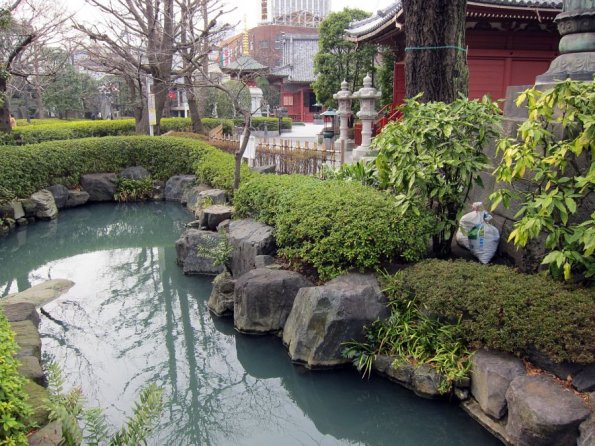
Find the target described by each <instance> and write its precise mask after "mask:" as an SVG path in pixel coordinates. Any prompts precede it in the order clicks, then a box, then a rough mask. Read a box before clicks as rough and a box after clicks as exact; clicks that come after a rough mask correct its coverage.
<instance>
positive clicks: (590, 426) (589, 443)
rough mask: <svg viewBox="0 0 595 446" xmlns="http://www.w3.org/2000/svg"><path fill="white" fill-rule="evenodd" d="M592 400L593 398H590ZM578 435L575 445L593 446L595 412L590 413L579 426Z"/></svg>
mask: <svg viewBox="0 0 595 446" xmlns="http://www.w3.org/2000/svg"><path fill="white" fill-rule="evenodd" d="M591 401H593V399H591ZM578 430H579V432H580V435H579V437H578V441H577V442H576V446H595V414H591V416H590V417H589V418H587V420H586V421H584V422H583V423H582V424H581V425H580V426H579V429H578Z"/></svg>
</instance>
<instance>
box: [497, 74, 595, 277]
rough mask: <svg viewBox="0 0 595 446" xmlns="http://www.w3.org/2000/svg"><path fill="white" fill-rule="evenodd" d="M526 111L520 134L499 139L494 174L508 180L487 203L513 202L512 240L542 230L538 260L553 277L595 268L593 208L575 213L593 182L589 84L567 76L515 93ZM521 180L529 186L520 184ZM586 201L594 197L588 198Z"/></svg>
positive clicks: (594, 87) (594, 140)
mask: <svg viewBox="0 0 595 446" xmlns="http://www.w3.org/2000/svg"><path fill="white" fill-rule="evenodd" d="M525 101H526V103H527V108H528V111H529V118H528V119H527V120H526V121H525V122H524V123H523V124H522V125H521V126H520V127H519V129H518V140H515V139H502V140H501V141H500V143H499V144H498V148H497V152H498V153H500V154H501V156H502V161H501V163H500V165H499V166H498V167H497V169H496V170H495V172H494V174H495V176H496V178H497V180H498V181H501V182H504V183H508V184H510V185H512V187H510V188H506V189H500V190H497V191H495V192H494V193H493V194H492V195H491V196H490V199H491V200H492V201H493V205H492V209H495V208H496V207H497V206H498V205H499V204H500V203H502V204H503V205H504V206H505V207H509V206H511V204H512V203H513V202H516V203H518V205H519V208H518V212H517V213H516V215H515V218H518V221H517V222H516V223H515V225H514V229H513V231H512V232H511V234H510V236H509V241H512V242H513V243H514V244H515V245H516V246H518V247H524V246H526V245H527V244H528V243H529V241H531V240H533V239H536V238H537V237H540V235H541V234H543V233H545V234H546V235H547V236H546V240H545V245H546V249H547V250H548V251H549V253H548V254H547V255H546V256H545V258H544V259H543V261H542V263H543V264H544V265H547V266H548V267H549V270H550V272H551V274H552V275H553V276H554V277H563V278H564V279H565V280H569V279H570V278H571V277H572V275H573V272H575V273H577V272H578V273H582V274H585V276H586V277H593V276H595V261H594V260H593V253H594V251H595V212H594V213H592V214H591V215H590V216H589V215H587V216H586V217H585V216H582V217H581V216H579V215H578V213H579V211H580V209H581V207H582V206H583V205H584V204H585V203H587V201H588V200H592V194H593V192H594V188H595V166H594V165H593V155H594V154H595V127H594V123H595V118H594V117H593V110H595V84H594V83H593V82H574V81H570V80H568V81H565V82H561V83H558V84H556V86H555V87H554V88H553V89H550V90H547V91H545V92H543V91H539V90H537V89H535V88H532V89H530V90H527V91H525V92H523V93H522V94H520V95H519V97H518V98H517V101H516V104H517V106H518V105H520V104H522V103H524V102H525ZM519 181H525V182H527V181H528V182H529V184H530V186H529V187H523V189H522V190H521V189H520V188H518V184H519ZM591 208H592V205H591Z"/></svg>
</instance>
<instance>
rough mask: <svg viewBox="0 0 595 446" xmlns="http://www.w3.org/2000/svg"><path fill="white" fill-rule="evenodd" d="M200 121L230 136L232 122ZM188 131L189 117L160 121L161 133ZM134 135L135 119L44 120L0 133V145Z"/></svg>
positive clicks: (225, 120) (205, 119) (227, 120)
mask: <svg viewBox="0 0 595 446" xmlns="http://www.w3.org/2000/svg"><path fill="white" fill-rule="evenodd" d="M202 122H203V124H204V126H205V128H206V129H207V130H210V129H212V128H215V127H217V126H218V125H219V124H222V125H223V131H224V132H225V133H231V132H232V131H233V121H232V120H231V119H211V118H203V120H202ZM190 129H191V122H190V118H163V119H162V120H161V131H162V132H163V133H166V132H169V131H189V130H190ZM134 133H135V126H134V119H116V120H113V121H112V120H105V121H103V120H97V121H57V120H49V122H48V123H46V124H44V123H43V121H36V122H35V124H34V125H27V126H24V127H19V126H17V128H16V129H14V130H13V131H12V132H10V133H2V134H0V144H3V145H24V144H37V143H40V142H45V141H57V140H63V139H79V138H90V137H104V136H121V135H133V134H134Z"/></svg>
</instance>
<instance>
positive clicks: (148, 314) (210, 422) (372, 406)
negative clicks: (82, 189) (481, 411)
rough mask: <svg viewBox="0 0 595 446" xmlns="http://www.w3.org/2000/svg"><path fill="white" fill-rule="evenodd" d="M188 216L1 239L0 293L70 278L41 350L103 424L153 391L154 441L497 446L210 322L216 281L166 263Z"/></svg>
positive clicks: (425, 410)
mask: <svg viewBox="0 0 595 446" xmlns="http://www.w3.org/2000/svg"><path fill="white" fill-rule="evenodd" d="M71 217H72V218H71ZM189 218H190V216H189V215H186V214H184V213H183V211H182V209H181V207H179V206H176V205H173V204H159V205H156V204H150V205H146V206H144V207H143V206H103V205H102V206H92V207H90V208H88V209H87V210H81V212H80V213H79V212H76V211H75V212H74V213H73V214H69V213H64V215H63V216H61V217H60V221H59V222H58V223H57V224H56V225H53V226H52V227H51V228H45V227H44V226H43V224H38V225H35V226H33V227H31V228H29V229H28V230H27V231H26V232H25V233H24V235H23V234H22V233H21V234H13V235H14V237H13V235H11V236H10V237H8V238H7V239H6V240H2V241H0V264H1V265H3V267H2V269H1V270H0V292H2V293H4V294H6V293H7V292H8V291H12V292H14V291H16V290H15V288H16V287H17V285H15V284H17V283H18V289H21V286H22V285H23V284H27V283H31V284H35V283H38V282H39V281H42V280H46V279H47V278H48V277H49V276H50V275H51V276H52V277H54V278H67V279H70V280H73V281H74V282H75V286H74V287H73V288H72V289H71V290H70V291H69V292H68V293H67V294H66V295H65V296H63V297H62V298H60V299H58V300H56V301H54V302H52V303H49V304H47V305H45V306H44V308H45V310H46V311H48V312H49V314H51V316H52V318H53V319H55V321H59V322H60V323H56V322H55V321H53V320H50V319H48V318H43V322H42V334H43V345H44V347H43V348H44V352H45V354H46V356H48V357H49V356H53V358H54V359H55V360H56V361H57V362H58V363H59V364H61V365H62V367H63V369H64V375H65V377H66V378H67V380H68V381H69V382H70V383H71V384H72V385H81V386H82V387H83V389H84V393H85V394H86V395H87V397H88V403H89V405H100V406H102V407H104V408H106V414H107V415H108V417H109V419H110V421H111V422H112V424H114V425H116V426H117V425H120V424H121V423H122V420H123V419H124V417H125V416H126V415H127V414H128V413H130V408H131V405H132V402H133V401H134V400H135V399H136V395H137V393H138V391H139V389H140V388H141V387H143V386H144V385H145V384H146V383H147V382H149V381H152V382H155V383H156V384H157V385H159V386H161V387H163V388H164V390H165V398H166V408H165V411H164V414H163V417H162V419H161V421H160V425H159V429H158V431H157V434H156V435H155V438H153V440H152V444H155V445H172V446H185V445H226V444H234V445H236V444H238V445H246V444H252V445H264V444H271V445H273V444H274V445H277V444H284V445H286V444H287V445H296V444H307V445H310V444H325V445H326V444H330V445H335V444H369V445H384V444H386V445H389V444H390V445H394V444H399V445H403V446H408V445H420V444H423V445H428V446H429V445H461V446H466V445H476V444H482V445H486V446H491V445H496V444H498V443H497V442H496V441H495V440H493V439H492V438H491V437H490V436H489V435H487V434H486V433H485V432H483V431H482V430H481V429H480V428H479V427H478V426H477V425H475V424H474V423H473V422H472V421H471V420H469V419H468V418H466V417H465V416H464V414H462V412H461V411H460V410H459V409H457V408H455V407H454V406H451V405H447V404H439V403H433V402H427V401H423V400H420V399H418V398H416V397H414V396H413V395H412V394H410V393H408V392H406V391H402V390H401V389H399V388H398V387H396V386H394V385H390V384H388V383H385V382H383V381H376V382H372V383H370V384H368V383H366V382H362V381H361V379H360V378H359V376H357V374H356V373H355V372H353V371H340V372H336V371H334V372H324V373H311V372H307V371H304V370H303V369H301V368H300V367H295V366H293V365H292V364H291V363H290V361H289V359H288V358H287V354H286V352H285V350H284V349H283V348H282V346H281V342H280V340H279V339H278V338H275V337H266V336H265V337H248V336H244V335H239V334H236V333H235V332H234V331H233V325H232V323H231V321H229V320H223V319H216V318H215V319H213V318H212V317H211V315H210V313H209V312H208V310H207V308H206V300H207V298H208V295H209V293H210V289H211V285H210V280H211V278H199V277H187V276H184V275H183V274H182V272H181V270H180V268H179V267H177V266H176V265H175V250H174V242H175V240H176V238H178V236H179V234H180V233H181V231H182V226H183V223H184V221H187V220H188V219H189ZM48 231H49V232H48ZM48 234H52V236H53V237H55V240H56V244H55V245H52V244H50V243H47V237H48ZM17 235H18V237H20V238H19V240H16V238H17V237H16V236H17ZM5 241H6V243H4V242H5ZM17 257H18V259H19V262H10V261H9V259H13V258H17ZM5 265H8V266H7V267H6V268H5V267H4V266H5ZM62 323H64V324H65V325H63V324H62ZM445 439H448V441H447V442H445Z"/></svg>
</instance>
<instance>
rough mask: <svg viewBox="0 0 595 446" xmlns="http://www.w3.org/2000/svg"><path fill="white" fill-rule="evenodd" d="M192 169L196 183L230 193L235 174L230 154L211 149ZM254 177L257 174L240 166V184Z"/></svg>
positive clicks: (245, 166) (243, 165)
mask: <svg viewBox="0 0 595 446" xmlns="http://www.w3.org/2000/svg"><path fill="white" fill-rule="evenodd" d="M194 167H195V170H194V173H195V174H196V178H197V180H198V182H200V183H206V184H210V185H211V186H213V187H215V188H218V189H225V190H227V191H228V192H231V191H232V189H233V176H234V172H235V161H234V156H233V155H232V154H230V153H226V152H223V151H221V150H219V149H215V148H213V150H212V151H211V152H209V155H208V156H206V157H203V158H202V159H201V161H200V162H199V163H196V164H195V165H194ZM255 175H258V174H255V173H254V172H252V171H251V170H250V168H249V167H248V166H247V165H246V164H242V167H241V170H240V179H241V181H242V182H244V181H246V180H247V179H248V178H250V177H253V176H255Z"/></svg>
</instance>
